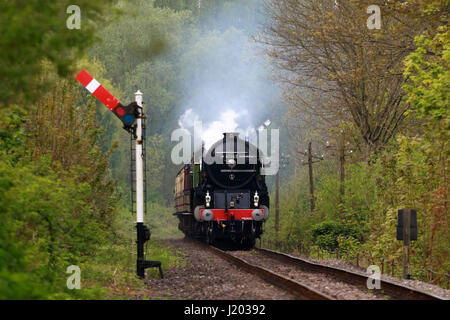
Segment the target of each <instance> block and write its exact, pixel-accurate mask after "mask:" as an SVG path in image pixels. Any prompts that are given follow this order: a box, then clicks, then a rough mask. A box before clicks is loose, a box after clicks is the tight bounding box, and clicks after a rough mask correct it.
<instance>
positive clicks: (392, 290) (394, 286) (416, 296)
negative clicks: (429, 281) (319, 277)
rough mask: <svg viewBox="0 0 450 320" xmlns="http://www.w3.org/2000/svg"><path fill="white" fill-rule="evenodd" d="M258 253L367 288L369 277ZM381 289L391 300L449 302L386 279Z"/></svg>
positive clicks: (278, 254) (273, 253)
mask: <svg viewBox="0 0 450 320" xmlns="http://www.w3.org/2000/svg"><path fill="white" fill-rule="evenodd" d="M255 250H256V251H257V252H260V253H262V254H263V255H266V256H268V257H272V258H275V259H278V260H280V261H284V262H287V263H290V264H291V265H293V266H296V267H300V268H302V269H304V270H308V271H312V272H318V273H323V274H327V275H330V276H334V277H336V278H338V279H339V280H340V281H343V282H346V283H350V284H354V285H358V286H361V285H363V286H364V287H366V286H367V280H368V278H369V277H368V275H367V274H361V273H357V272H353V271H349V270H345V269H341V268H336V267H330V266H327V265H323V264H319V263H315V262H311V261H308V260H305V259H302V258H299V257H294V256H292V255H289V254H286V253H282V252H277V251H273V250H269V249H264V248H255ZM380 284H381V288H380V289H373V290H383V294H384V295H388V296H390V297H391V298H394V299H399V300H447V299H446V298H443V297H440V296H438V295H435V294H433V293H429V292H425V291H422V290H420V289H416V288H412V287H409V286H406V285H403V284H399V283H395V282H392V281H389V280H386V279H380Z"/></svg>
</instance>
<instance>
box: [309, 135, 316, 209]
mask: <svg viewBox="0 0 450 320" xmlns="http://www.w3.org/2000/svg"><path fill="white" fill-rule="evenodd" d="M311 144H312V142H311V141H310V142H309V143H308V167H309V196H310V200H309V202H310V207H311V213H312V212H313V211H314V206H315V204H314V181H313V167H312V165H313V157H312V147H311Z"/></svg>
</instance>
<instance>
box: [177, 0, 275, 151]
mask: <svg viewBox="0 0 450 320" xmlns="http://www.w3.org/2000/svg"><path fill="white" fill-rule="evenodd" d="M231 3H232V6H233V7H232V8H231V9H230V10H227V11H226V12H228V13H227V14H225V13H223V14H221V15H220V16H219V17H218V19H217V21H216V24H215V26H216V27H218V28H219V30H207V29H206V28H201V29H202V30H204V31H202V32H201V34H199V35H197V36H196V37H194V39H192V41H191V45H190V46H189V47H190V48H191V49H190V50H189V51H188V52H186V53H185V54H184V56H183V61H181V62H182V65H183V66H184V69H183V70H182V74H181V79H182V83H181V86H182V88H183V92H184V95H183V97H182V99H181V105H180V108H181V110H182V115H181V116H180V118H179V120H178V125H179V126H180V128H184V129H186V130H188V131H189V132H190V133H191V134H193V126H194V121H202V125H203V132H202V140H203V141H204V142H205V147H206V148H208V147H210V146H211V145H212V144H213V143H214V142H216V141H217V140H219V139H221V138H222V137H223V133H224V132H239V133H240V134H241V137H242V138H244V136H245V137H248V138H249V140H250V141H252V142H253V141H255V137H256V130H255V128H257V127H259V126H260V125H261V124H262V123H263V122H264V121H265V120H266V119H267V117H268V115H269V113H270V109H271V108H273V107H274V106H275V105H276V104H280V103H281V92H280V89H279V88H278V87H277V86H276V85H275V84H274V82H273V81H272V80H271V79H270V70H271V68H270V67H269V61H268V60H267V56H266V55H265V54H264V52H263V50H262V48H260V47H259V46H258V44H256V43H255V42H254V41H253V40H252V38H251V37H252V35H254V34H255V33H256V32H258V28H259V26H260V25H261V23H262V19H264V17H262V16H261V15H257V13H258V12H259V11H260V10H259V8H258V7H259V6H260V4H261V2H260V1H248V0H245V1H244V0H241V1H235V2H231ZM237 13H240V14H241V15H243V16H247V17H249V16H255V15H257V16H258V18H257V19H253V20H249V19H237V18H236V14H237ZM243 13H244V14H243Z"/></svg>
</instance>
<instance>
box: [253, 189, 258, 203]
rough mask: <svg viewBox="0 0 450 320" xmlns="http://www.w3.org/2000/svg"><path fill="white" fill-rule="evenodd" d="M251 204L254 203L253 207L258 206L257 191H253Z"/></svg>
mask: <svg viewBox="0 0 450 320" xmlns="http://www.w3.org/2000/svg"><path fill="white" fill-rule="evenodd" d="M253 202H254V203H253V204H254V205H255V207H257V206H258V204H259V195H258V191H256V192H255V195H254V196H253Z"/></svg>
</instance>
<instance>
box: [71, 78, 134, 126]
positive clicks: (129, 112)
mask: <svg viewBox="0 0 450 320" xmlns="http://www.w3.org/2000/svg"><path fill="white" fill-rule="evenodd" d="M76 79H77V80H78V81H79V82H80V83H81V84H82V85H83V86H84V87H85V88H86V89H87V90H88V91H89V92H90V93H92V94H93V95H94V96H95V97H96V98H97V99H98V100H99V101H100V102H101V103H103V104H104V105H105V106H106V107H107V108H108V109H109V110H111V111H112V112H113V113H114V114H115V115H116V116H117V117H118V118H119V119H120V121H122V123H123V128H124V129H125V130H127V131H128V132H133V133H134V134H135V130H136V119H137V118H138V116H139V106H138V104H137V102H136V101H133V102H132V103H130V104H129V105H128V106H123V105H122V104H121V103H120V102H119V100H117V98H116V97H114V96H113V95H112V94H111V93H109V91H108V90H106V89H105V87H103V86H102V85H101V84H100V83H99V82H98V81H97V80H96V79H95V78H94V77H93V76H91V75H90V74H89V73H88V72H87V71H86V70H84V69H83V70H81V71H80V73H78V75H77V76H76Z"/></svg>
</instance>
